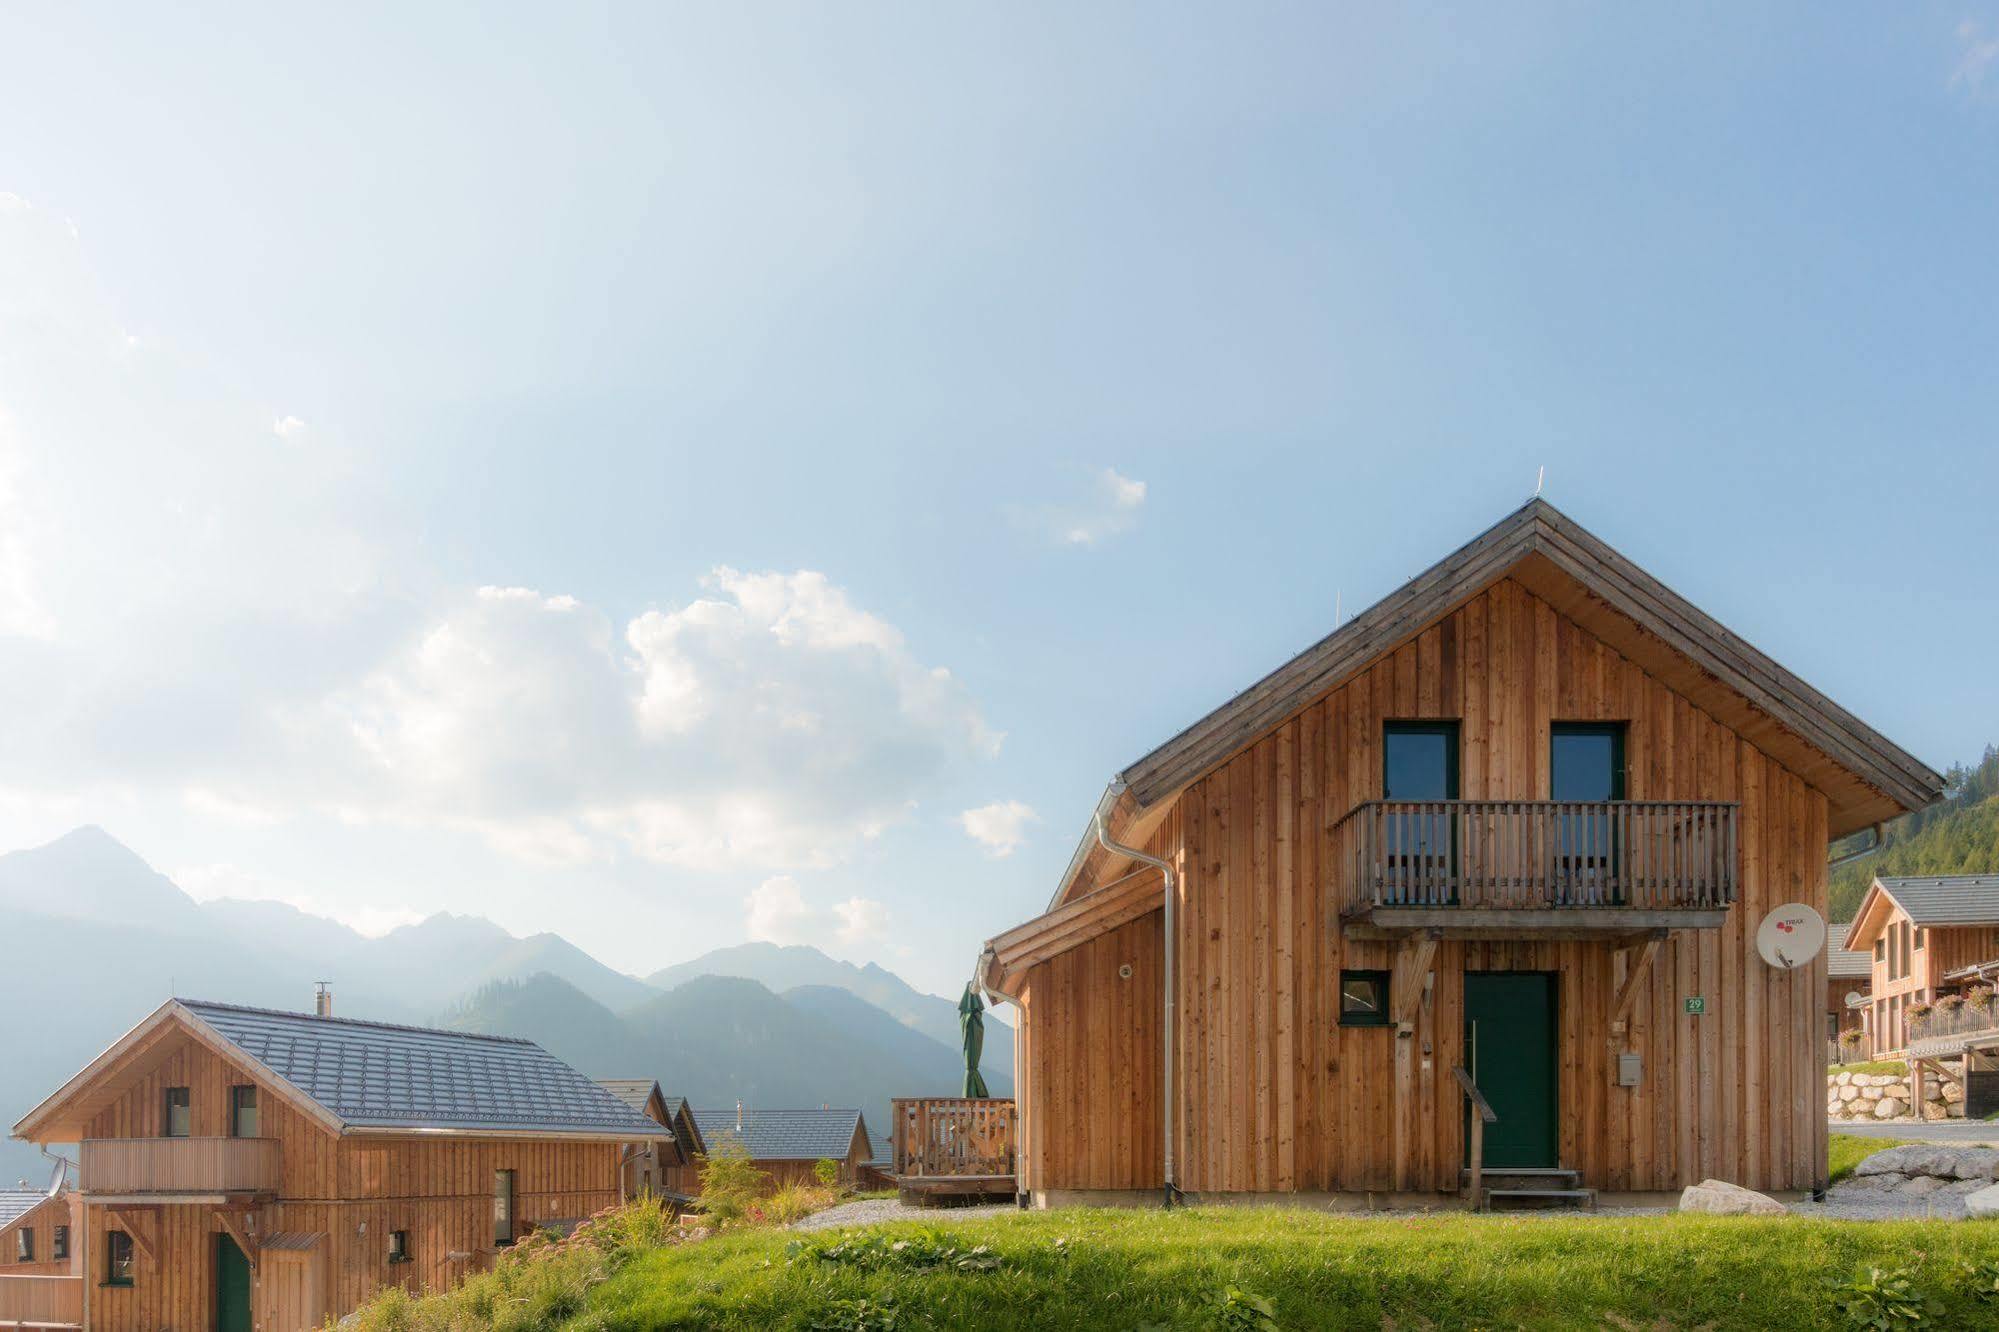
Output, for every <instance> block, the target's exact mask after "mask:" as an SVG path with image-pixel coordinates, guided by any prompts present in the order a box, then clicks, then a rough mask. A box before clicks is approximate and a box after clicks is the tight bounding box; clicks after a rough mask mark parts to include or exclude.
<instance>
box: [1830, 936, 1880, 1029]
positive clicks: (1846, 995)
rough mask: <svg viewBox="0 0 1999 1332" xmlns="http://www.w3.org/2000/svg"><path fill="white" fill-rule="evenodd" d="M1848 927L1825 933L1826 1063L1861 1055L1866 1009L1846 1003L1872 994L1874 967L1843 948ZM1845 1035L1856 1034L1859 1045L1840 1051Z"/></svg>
mask: <svg viewBox="0 0 1999 1332" xmlns="http://www.w3.org/2000/svg"><path fill="white" fill-rule="evenodd" d="M1851 928H1852V927H1851V926H1848V925H1828V926H1826V931H1825V954H1826V968H1825V972H1826V987H1825V1037H1826V1060H1827V1062H1828V1063H1838V1062H1840V1061H1841V1060H1843V1059H1845V1058H1847V1057H1848V1056H1849V1055H1857V1054H1864V1053H1865V1052H1866V1049H1867V1005H1865V1004H1862V1005H1860V1006H1858V1007H1856V1006H1855V1005H1853V1004H1852V1003H1850V1002H1849V1000H1851V999H1852V998H1853V997H1854V996H1856V995H1858V996H1859V997H1860V998H1861V999H1865V998H1866V997H1867V996H1868V995H1869V994H1870V993H1872V991H1873V985H1874V965H1873V962H1872V960H1871V959H1870V958H1869V957H1868V955H1867V954H1866V953H1865V952H1857V951H1855V950H1854V949H1851V948H1848V947H1847V946H1846V935H1847V931H1848V930H1849V929H1851ZM1847 1032H1855V1033H1857V1034H1858V1036H1859V1039H1860V1044H1859V1045H1858V1046H1856V1047H1854V1048H1853V1049H1852V1050H1847V1049H1845V1048H1843V1047H1842V1046H1841V1044H1840V1038H1841V1037H1842V1036H1844V1035H1845V1034H1846V1033H1847Z"/></svg>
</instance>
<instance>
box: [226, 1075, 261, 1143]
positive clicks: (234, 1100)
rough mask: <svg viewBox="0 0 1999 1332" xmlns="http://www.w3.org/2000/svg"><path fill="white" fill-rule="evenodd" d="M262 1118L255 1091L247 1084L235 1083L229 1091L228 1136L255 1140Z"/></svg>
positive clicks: (254, 1088)
mask: <svg viewBox="0 0 1999 1332" xmlns="http://www.w3.org/2000/svg"><path fill="white" fill-rule="evenodd" d="M262 1122H263V1116H262V1112H261V1111H260V1110H259V1108H258V1105H257V1089H256V1087H255V1086H253V1085H251V1084H249V1083H240V1082H239V1083H237V1084H236V1085H235V1086H233V1087H231V1088H230V1089H229V1136H230V1137H232V1138H255V1137H258V1136H259V1129H260V1128H261V1126H262Z"/></svg>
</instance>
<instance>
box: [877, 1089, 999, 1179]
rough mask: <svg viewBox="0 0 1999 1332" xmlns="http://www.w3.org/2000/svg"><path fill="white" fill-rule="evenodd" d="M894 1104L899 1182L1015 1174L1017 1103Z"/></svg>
mask: <svg viewBox="0 0 1999 1332" xmlns="http://www.w3.org/2000/svg"><path fill="white" fill-rule="evenodd" d="M892 1105H893V1109H894V1122H893V1123H892V1124H891V1125H890V1127H889V1146H890V1149H891V1150H890V1156H891V1157H892V1158H893V1160H894V1164H895V1174H896V1177H897V1178H898V1179H899V1180H903V1181H905V1182H906V1181H908V1180H911V1179H1000V1178H1006V1177H1011V1176H1012V1175H1013V1173H1014V1125H1015V1120H1014V1105H1013V1102H1012V1101H1011V1100H1002V1099H992V1100H969V1099H964V1098H943V1097H909V1098H901V1097H898V1098H897V1099H896V1100H895V1101H894V1102H893V1103H892Z"/></svg>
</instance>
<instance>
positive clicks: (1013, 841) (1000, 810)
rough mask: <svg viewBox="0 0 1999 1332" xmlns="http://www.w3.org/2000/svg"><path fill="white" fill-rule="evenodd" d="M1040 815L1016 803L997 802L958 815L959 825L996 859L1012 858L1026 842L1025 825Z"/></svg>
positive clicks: (1010, 801) (1009, 801)
mask: <svg viewBox="0 0 1999 1332" xmlns="http://www.w3.org/2000/svg"><path fill="white" fill-rule="evenodd" d="M1038 822H1040V816H1039V815H1037V814H1036V813H1035V812H1034V811H1033V810H1032V809H1029V808H1028V807H1027V806H1026V805H1025V804H1022V803H1021V802H1020V801H1018V800H1000V801H995V802H994V803H993V804H990V805H981V806H979V807H978V808H977V809H968V810H966V811H965V812H964V813H963V814H960V815H959V816H958V826H959V827H961V828H963V829H964V830H965V833H966V835H967V836H969V837H970V838H971V839H972V840H973V841H975V842H977V843H978V844H979V845H980V846H983V847H984V848H985V849H986V853H987V854H988V855H991V856H993V857H994V858H995V859H1000V858H1004V857H1006V856H1010V855H1012V854H1013V853H1014V852H1015V851H1017V850H1019V849H1020V844H1021V843H1022V842H1024V841H1026V840H1027V825H1028V824H1030V823H1038Z"/></svg>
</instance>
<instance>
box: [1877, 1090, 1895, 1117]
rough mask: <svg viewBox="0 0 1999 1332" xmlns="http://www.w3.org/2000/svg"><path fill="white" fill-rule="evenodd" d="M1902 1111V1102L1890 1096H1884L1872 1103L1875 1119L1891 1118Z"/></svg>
mask: <svg viewBox="0 0 1999 1332" xmlns="http://www.w3.org/2000/svg"><path fill="white" fill-rule="evenodd" d="M1901 1113H1902V1103H1901V1102H1900V1101H1898V1100H1896V1099H1895V1098H1894V1097H1892V1096H1884V1097H1882V1098H1881V1099H1880V1100H1878V1101H1876V1102H1875V1103H1874V1117H1875V1118H1876V1119H1893V1118H1894V1117H1895V1116H1896V1115H1899V1114H1901Z"/></svg>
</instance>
